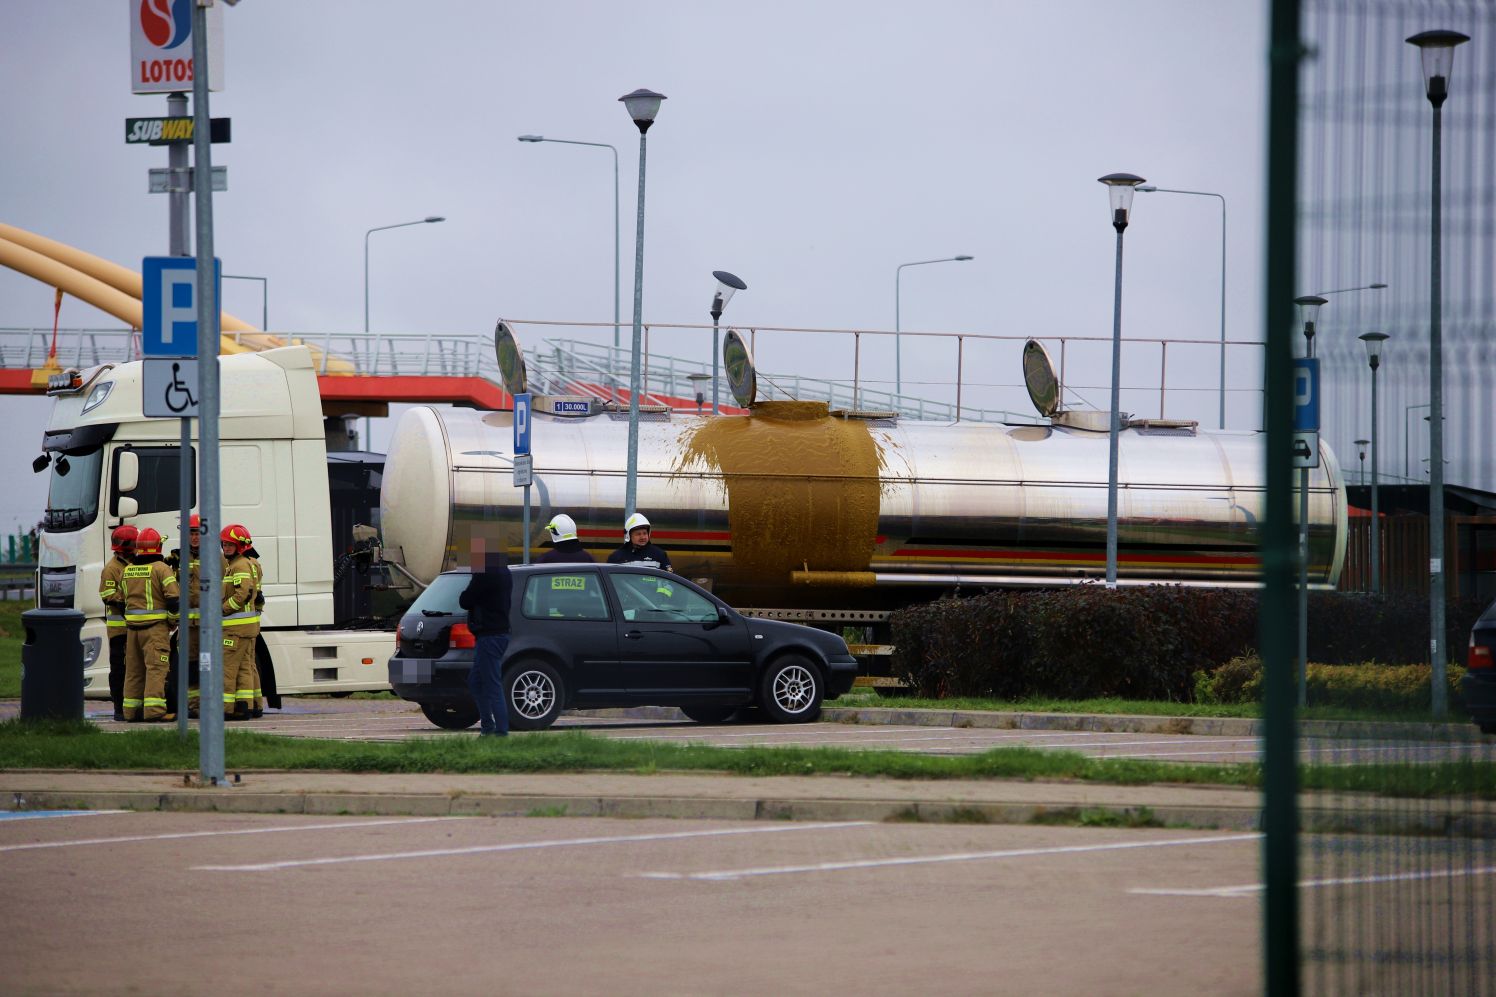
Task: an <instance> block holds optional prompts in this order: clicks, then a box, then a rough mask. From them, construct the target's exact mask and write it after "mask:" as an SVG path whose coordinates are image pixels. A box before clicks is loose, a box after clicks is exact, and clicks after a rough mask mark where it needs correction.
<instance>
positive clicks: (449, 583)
mask: <svg viewBox="0 0 1496 997" xmlns="http://www.w3.org/2000/svg"><path fill="white" fill-rule="evenodd" d="M470 578H472V576H471V575H469V574H467V573H466V572H455V573H452V574H445V575H437V576H436V579H435V580H434V581H433V582H432V583H431V584H430V585H428V586H426V591H424V592H422V593H421V594H420V595H419V596H417V597H416V601H415V602H413V603H411V606H410V612H412V613H422V614H424V615H426V616H442V615H450V614H452V613H460V612H462V611H463V610H462V608H461V607H459V606H458V605H457V597H458V596H460V595H462V590H463V589H465V588H467V586H468V580H469V579H470Z"/></svg>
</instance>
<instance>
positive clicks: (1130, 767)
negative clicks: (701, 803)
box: [0, 720, 1496, 798]
mask: <svg viewBox="0 0 1496 997" xmlns="http://www.w3.org/2000/svg"><path fill="white" fill-rule="evenodd" d="M224 756H225V759H226V768H228V769H231V770H245V769H274V770H309V771H339V772H395V773H425V772H430V773H436V772H443V773H500V772H503V773H514V772H600V771H606V772H628V773H637V774H654V773H660V772H720V773H724V774H729V775H744V776H773V775H840V776H861V777H866V778H886V779H1023V780H1036V779H1047V780H1054V779H1069V780H1080V781H1086V782H1099V783H1112V784H1119V785H1145V784H1148V783H1172V784H1190V785H1215V786H1244V787H1255V786H1258V785H1260V784H1261V775H1262V774H1261V769H1260V767H1259V766H1258V765H1256V764H1236V765H1189V764H1179V763H1175V762H1157V761H1146V760H1142V759H1135V758H1093V757H1090V756H1087V755H1083V754H1080V753H1078V752H1065V751H1047V750H1046V751H1041V750H1038V749H1035V748H1018V747H1013V748H993V749H991V750H989V751H985V752H982V753H981V754H975V755H939V756H929V755H915V754H910V753H907V752H899V751H876V750H869V751H860V750H858V751H854V750H848V749H845V748H805V747H752V748H718V747H712V746H709V745H690V744H672V743H667V742H663V741H647V740H629V741H618V740H613V739H610V738H605V737H598V736H596V735H592V734H587V733H584V732H580V731H551V732H547V733H544V734H538V735H523V736H517V737H510V738H505V739H497V738H485V739H480V738H471V737H453V736H449V735H444V736H433V737H429V738H419V737H418V738H412V739H409V740H406V741H402V742H398V743H389V742H358V741H333V740H315V739H311V738H291V737H281V736H277V735H274V734H256V733H252V732H248V731H228V732H226V733H225V735H224ZM197 764H198V742H197V732H196V731H191V732H189V734H188V737H187V738H186V739H185V740H180V739H178V737H177V734H176V731H175V730H174V729H173V730H142V731H130V732H128V733H124V734H104V733H103V732H101V731H99V730H98V728H96V727H94V726H93V725H92V724H88V723H22V722H20V721H15V720H12V721H7V722H4V723H0V768H11V769H15V768H49V769H102V770H115V771H118V770H126V771H130V770H140V769H166V770H173V771H192V770H195V769H196V768H197ZM1302 773H1303V775H1302V780H1303V785H1304V787H1305V788H1306V789H1321V790H1334V791H1337V792H1372V793H1380V794H1382V795H1388V796H1406V797H1443V796H1476V797H1481V798H1496V763H1491V762H1481V761H1473V760H1470V761H1455V762H1445V763H1438V764H1431V765H1408V764H1395V765H1347V766H1314V765H1310V766H1304V767H1303V769H1302Z"/></svg>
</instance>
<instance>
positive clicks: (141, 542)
mask: <svg viewBox="0 0 1496 997" xmlns="http://www.w3.org/2000/svg"><path fill="white" fill-rule="evenodd" d="M135 551H136V553H139V554H159V553H161V533H160V531H159V530H155V529H152V528H151V527H149V526H147V527H146V528H145V529H143V530H141V531H140V533H139V534H138V535H137V536H136V537H135Z"/></svg>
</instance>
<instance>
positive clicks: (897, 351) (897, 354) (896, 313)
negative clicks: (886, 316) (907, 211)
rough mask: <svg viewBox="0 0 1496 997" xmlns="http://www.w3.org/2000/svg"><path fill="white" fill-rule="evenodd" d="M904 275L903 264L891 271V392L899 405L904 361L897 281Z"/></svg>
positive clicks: (900, 308)
mask: <svg viewBox="0 0 1496 997" xmlns="http://www.w3.org/2000/svg"><path fill="white" fill-rule="evenodd" d="M903 277H904V265H900V266H899V268H898V269H897V270H895V271H894V272H893V393H894V394H895V395H896V396H897V397H898V399H899V407H902V406H903V399H904V361H903V356H904V354H903V347H902V339H901V338H900V335H899V334H900V331H901V330H900V328H899V326H900V313H901V312H902V310H903V309H902V303H901V302H900V300H899V297H900V295H899V291H900V288H899V283H900V281H901V280H902V279H903Z"/></svg>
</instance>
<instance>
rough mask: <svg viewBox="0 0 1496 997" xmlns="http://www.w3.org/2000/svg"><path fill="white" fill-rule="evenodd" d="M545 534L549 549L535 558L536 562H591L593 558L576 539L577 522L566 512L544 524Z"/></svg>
mask: <svg viewBox="0 0 1496 997" xmlns="http://www.w3.org/2000/svg"><path fill="white" fill-rule="evenodd" d="M545 535H546V536H547V537H549V538H550V541H551V549H550V550H548V551H546V552H545V553H544V554H541V555H540V556H539V557H537V558H536V559H535V563H536V564H591V563H592V562H593V561H594V560H595V558H594V557H593V556H592V555H591V554H589V553H587V551H586V549H585V548H583V547H582V541H580V540H578V539H577V524H576V521H575V520H574V519H572V518H571V517H570V516H568V515H567V514H566V513H564V512H563V513H560V514H558V515H556V516H555V517H554V518H552V519H551V521H550V522H549V523H546V524H545Z"/></svg>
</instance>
